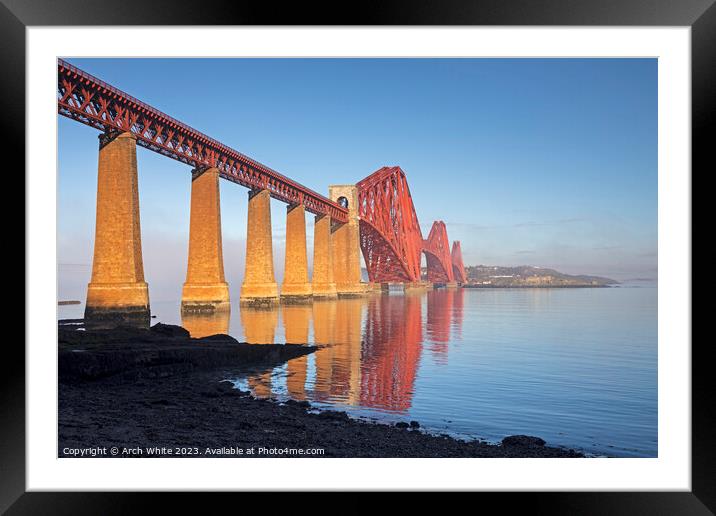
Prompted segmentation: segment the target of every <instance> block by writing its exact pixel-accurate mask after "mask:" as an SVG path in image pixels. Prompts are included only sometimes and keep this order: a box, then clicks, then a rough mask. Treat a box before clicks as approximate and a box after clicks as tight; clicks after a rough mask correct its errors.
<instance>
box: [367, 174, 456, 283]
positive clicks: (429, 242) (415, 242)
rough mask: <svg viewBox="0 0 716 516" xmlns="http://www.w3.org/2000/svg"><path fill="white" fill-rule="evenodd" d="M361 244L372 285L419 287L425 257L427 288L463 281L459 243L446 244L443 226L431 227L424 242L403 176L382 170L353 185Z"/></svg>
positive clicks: (438, 224)
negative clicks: (354, 187) (385, 284)
mask: <svg viewBox="0 0 716 516" xmlns="http://www.w3.org/2000/svg"><path fill="white" fill-rule="evenodd" d="M356 186H357V187H358V214H359V216H360V219H359V220H360V243H361V250H362V252H363V258H364V259H365V263H366V267H367V268H368V276H369V279H370V281H373V282H376V283H383V282H400V283H417V282H420V281H421V279H422V278H421V266H420V263H421V255H422V254H425V258H426V263H427V279H428V281H430V282H431V283H453V282H458V283H464V282H465V281H466V280H467V277H466V274H465V267H464V265H463V262H462V250H461V248H460V242H457V241H455V242H453V244H452V249H451V248H450V241H449V240H448V235H447V229H446V227H445V223H444V222H443V221H441V220H438V221H435V222H433V225H432V228H431V229H430V233H429V234H428V238H427V239H424V238H423V235H422V232H421V230H420V223H419V222H418V216H417V214H416V212H415V206H414V205H413V199H412V197H411V196H410V188H409V187H408V181H407V178H406V177H405V172H403V170H402V169H401V168H400V167H383V168H381V169H379V170H376V171H375V172H374V173H373V174H371V175H369V176H368V177H366V178H365V179H363V180H362V181H360V182H359V183H358V184H357V185H356Z"/></svg>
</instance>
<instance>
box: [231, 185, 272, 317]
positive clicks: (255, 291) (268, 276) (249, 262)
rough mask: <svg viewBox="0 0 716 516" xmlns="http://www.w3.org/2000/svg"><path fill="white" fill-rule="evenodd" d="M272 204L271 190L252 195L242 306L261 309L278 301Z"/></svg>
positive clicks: (250, 199) (242, 287) (251, 193)
mask: <svg viewBox="0 0 716 516" xmlns="http://www.w3.org/2000/svg"><path fill="white" fill-rule="evenodd" d="M270 202H271V197H270V194H269V191H268V190H261V191H258V192H256V191H251V192H249V211H248V218H247V220H248V221H247V230H246V269H245V272H244V282H243V284H242V285H241V294H240V302H241V303H242V304H257V305H260V304H271V303H274V302H276V301H278V285H277V284H276V279H275V276H274V272H273V247H272V245H273V244H272V240H271V204H270Z"/></svg>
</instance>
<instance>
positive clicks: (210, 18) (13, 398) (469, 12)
mask: <svg viewBox="0 0 716 516" xmlns="http://www.w3.org/2000/svg"><path fill="white" fill-rule="evenodd" d="M287 24H290V25H294V24H295V25H577V26H584V25H587V26H589V25H591V26H594V25H605V26H610V25H616V26H645V25H646V26H689V27H691V45H692V46H691V50H692V63H691V65H692V66H691V71H692V169H693V170H700V171H701V172H700V174H701V175H706V174H707V173H708V172H711V171H713V170H715V169H716V163H714V161H715V160H714V157H713V156H714V152H713V150H712V147H713V144H712V142H711V140H710V139H709V138H708V136H707V135H708V134H712V133H713V132H714V125H715V123H714V122H715V120H716V115H715V111H714V97H715V96H716V44H715V41H716V5H715V4H714V0H679V1H677V0H673V1H669V0H601V1H596V0H595V1H590V0H539V1H538V0H511V1H508V0H490V1H479V2H476V1H472V2H468V1H457V0H442V1H440V2H429V1H426V0H413V1H396V0H393V1H383V2H381V3H380V5H373V4H372V3H370V2H366V3H361V4H356V5H355V6H352V5H349V4H342V3H339V2H335V3H332V4H330V5H320V4H312V5H307V4H304V3H295V4H288V3H286V5H282V6H281V7H280V8H278V6H277V5H274V4H272V3H268V2H267V3H264V4H259V3H257V2H251V3H249V2H230V1H214V0H203V1H202V2H192V1H188V0H171V1H164V0H161V1H153V2H149V1H146V0H122V1H121V2H91V1H83V0H58V1H51V0H0V41H1V42H2V44H1V45H0V70H3V71H4V72H3V74H2V75H4V76H5V79H4V80H2V81H0V90H1V91H2V95H0V105H1V106H2V114H3V116H2V118H1V119H0V124H2V125H3V126H4V127H3V128H4V129H5V131H3V134H4V144H5V146H6V148H8V149H15V152H13V153H12V157H11V158H10V159H11V160H12V159H16V160H17V163H15V164H14V168H15V170H19V169H22V170H24V169H25V163H24V153H22V152H19V151H18V150H19V149H24V148H25V141H24V139H25V130H24V129H25V111H24V108H25V59H26V55H25V30H26V28H27V27H28V26H38V25H49V26H64V25H73V26H83V25H102V26H107V25H185V26H187V25H189V26H191V25H287ZM88 44H91V42H88ZM693 175H694V174H693V173H692V177H693ZM692 256H693V254H692ZM28 273H29V272H28V271H27V270H26V280H27V274H28ZM694 306H695V305H694ZM28 308H30V307H29V306H28ZM6 341H7V339H6ZM683 345H684V346H689V345H691V346H692V348H691V349H692V393H693V395H692V457H691V465H692V491H691V492H638V493H627V492H610V493H575V492H569V493H520V494H515V493H509V494H507V493H502V494H496V493H495V494H492V493H485V494H484V495H482V496H484V497H485V498H491V499H493V500H494V501H496V502H497V503H499V504H500V507H501V511H504V510H507V511H508V512H509V511H510V510H511V509H515V508H527V509H528V510H529V512H534V513H537V514H539V513H549V514H684V515H685V514H694V515H697V514H713V513H714V512H716V460H715V457H714V455H715V452H714V450H715V447H714V440H716V427H714V414H715V413H716V408H714V407H716V404H714V403H713V400H712V399H711V395H710V393H711V392H713V391H714V375H713V374H712V372H711V371H710V366H711V363H710V361H709V360H708V348H709V346H710V345H711V343H710V340H709V339H701V340H699V339H694V340H693V343H691V342H684V343H683ZM0 382H2V393H1V394H0V432H1V434H2V439H0V512H5V511H7V514H72V515H75V516H76V515H80V514H120V513H121V514H125V513H128V514H132V513H137V512H142V510H146V509H149V508H151V505H150V502H156V501H159V502H160V503H161V504H162V505H163V507H162V511H163V512H169V511H172V510H173V508H172V507H171V506H172V505H174V504H177V507H179V508H181V509H183V510H187V509H192V508H193V507H196V508H203V510H201V511H200V513H205V512H207V511H206V508H207V506H206V505H205V504H206V497H207V496H208V493H202V494H199V495H198V499H192V500H187V498H186V496H185V495H181V496H170V494H166V493H154V494H152V493H117V492H115V493H57V492H55V493H34V492H33V493H26V492H25V430H26V429H25V354H24V350H23V349H22V348H20V347H19V346H18V345H17V343H16V342H11V341H7V342H6V344H5V349H4V350H3V358H2V359H0ZM229 496H231V497H233V496H240V497H243V499H244V500H245V497H246V496H247V495H246V494H240V493H237V494H235V495H234V494H223V495H222V497H224V498H226V497H229ZM253 498H255V499H256V501H257V502H261V498H257V497H256V496H254V497H253ZM417 499H418V500H420V497H418V498H417ZM229 503H231V502H230V501H229ZM264 503H267V504H268V503H270V504H271V512H275V511H276V510H280V509H279V507H278V506H277V505H275V503H276V499H275V498H273V497H272V499H271V501H266V499H265V498H264ZM290 503H296V502H295V498H294V499H293V502H291V501H289V504H290ZM299 503H300V502H299ZM453 503H454V502H453ZM194 504H196V505H194ZM341 505H342V506H343V504H341ZM451 505H452V504H451ZM344 507H345V506H344Z"/></svg>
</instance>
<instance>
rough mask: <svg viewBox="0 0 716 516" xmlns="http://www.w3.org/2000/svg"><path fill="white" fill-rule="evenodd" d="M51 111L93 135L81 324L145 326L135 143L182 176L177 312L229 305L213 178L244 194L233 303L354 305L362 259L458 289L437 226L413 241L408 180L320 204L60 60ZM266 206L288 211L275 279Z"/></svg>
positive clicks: (457, 266) (415, 229)
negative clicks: (183, 269)
mask: <svg viewBox="0 0 716 516" xmlns="http://www.w3.org/2000/svg"><path fill="white" fill-rule="evenodd" d="M57 71H58V81H57V109H58V114H60V115H62V116H65V117H68V118H71V119H73V120H75V121H77V122H80V123H83V124H85V125H89V126H90V127H94V128H95V129H98V130H100V131H101V132H100V134H99V165H98V181H97V215H96V226H95V243H94V258H93V263H92V277H91V281H90V283H89V285H88V289H87V302H86V305H85V318H86V319H88V320H104V319H134V318H139V319H148V317H149V290H148V286H147V283H146V281H145V278H144V268H143V262H142V245H141V235H140V221H139V195H138V185H137V157H136V152H137V146H140V147H144V148H146V149H149V150H151V151H154V152H157V153H159V154H162V155H164V156H167V157H169V158H171V159H174V160H177V161H179V162H181V163H184V164H186V165H189V166H190V167H192V168H191V181H192V183H191V185H192V186H191V213H190V229H189V260H188V265H187V276H186V282H185V283H184V286H183V289H182V311H186V312H192V311H215V310H225V309H228V308H229V289H228V284H227V282H226V278H225V275H224V264H223V251H222V238H221V208H220V196H219V182H218V181H219V178H223V179H225V180H228V181H232V182H234V183H236V184H239V185H241V186H244V187H246V188H248V189H249V192H248V203H249V207H248V222H247V238H246V266H245V267H246V268H245V272H244V281H243V283H242V286H241V293H240V303H242V304H248V305H267V304H268V305H270V304H273V303H275V302H278V301H279V299H281V300H283V301H285V302H301V301H307V300H311V299H314V298H335V297H337V296H359V295H363V294H365V293H366V292H368V291H370V290H372V287H371V286H370V285H369V284H368V285H367V284H365V283H362V282H361V269H360V252H361V251H362V253H363V256H364V259H365V263H366V265H367V268H368V275H369V280H370V282H371V283H382V284H387V283H402V284H407V285H419V284H420V285H422V286H425V285H426V283H425V282H422V283H421V279H422V278H421V269H420V260H421V253H424V254H425V256H426V260H427V279H428V282H431V283H444V284H446V285H447V286H457V283H458V282H464V281H465V279H466V278H465V274H464V268H463V266H462V255H461V252H460V243H459V242H454V243H453V247H452V251H451V250H450V248H449V241H448V238H447V231H446V228H445V224H444V223H443V222H442V221H437V222H435V223H434V224H433V227H432V229H431V231H430V234H429V235H428V238H427V239H423V238H422V235H421V233H420V226H419V225H418V220H417V216H416V214H415V208H414V206H413V203H412V198H411V197H410V191H409V189H408V185H407V180H406V178H405V174H404V172H403V171H402V170H401V169H400V168H399V167H383V168H381V169H380V170H378V171H376V172H375V173H373V174H371V175H370V176H368V177H367V178H365V179H364V180H363V181H361V182H359V183H358V184H357V185H330V186H329V196H328V197H324V196H323V195H321V194H319V193H317V192H315V191H313V190H311V189H309V188H307V187H305V186H303V185H301V184H300V183H298V182H296V181H293V180H292V179H290V178H288V177H286V176H285V175H283V174H280V173H279V172H277V171H275V170H273V169H271V168H269V167H267V166H266V165H263V164H261V163H259V162H258V161H256V160H253V159H252V158H250V157H248V156H246V155H244V154H242V153H240V152H238V151H236V150H234V149H232V148H231V147H229V146H227V145H225V144H223V143H221V142H219V141H217V140H215V139H213V138H210V137H209V136H206V135H205V134H203V133H201V132H199V131H197V130H196V129H193V128H192V127H190V126H188V125H186V124H184V123H182V122H180V121H178V120H176V119H174V118H172V117H170V116H168V115H166V114H164V113H162V112H161V111H159V110H157V109H155V108H153V107H151V106H149V105H148V104H145V103H144V102H142V101H140V100H138V99H136V98H134V97H132V96H130V95H128V94H126V93H124V92H123V91H121V90H119V89H117V88H115V87H113V86H111V85H109V84H107V83H105V82H103V81H101V80H100V79H98V78H96V77H93V76H92V75H90V74H88V73H86V72H84V71H82V70H80V69H79V68H77V67H75V66H73V65H71V64H69V63H67V62H65V61H63V60H58V67H57ZM270 198H274V199H278V200H280V201H282V202H284V203H286V204H287V210H286V245H285V249H286V256H285V273H284V281H283V284H282V286H281V289H280V290H279V287H278V285H277V283H276V280H275V276H274V270H273V249H272V236H271V212H270ZM306 212H309V213H312V214H314V216H315V226H314V248H313V276H312V278H310V279H309V274H308V263H307V262H308V260H307V246H306V226H305V213H306Z"/></svg>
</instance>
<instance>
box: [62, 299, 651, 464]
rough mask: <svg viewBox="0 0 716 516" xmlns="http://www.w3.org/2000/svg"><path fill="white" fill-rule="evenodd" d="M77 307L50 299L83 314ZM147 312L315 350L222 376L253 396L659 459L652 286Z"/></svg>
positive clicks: (198, 331)
mask: <svg viewBox="0 0 716 516" xmlns="http://www.w3.org/2000/svg"><path fill="white" fill-rule="evenodd" d="M83 309H84V306H83V305H70V306H60V307H58V314H59V315H58V317H60V318H74V317H81V316H82V312H83ZM152 313H153V314H154V315H156V316H157V318H156V319H153V320H152V322H153V323H154V322H155V321H161V322H164V323H168V324H182V325H183V326H184V327H185V328H187V329H188V330H189V331H190V332H191V333H192V335H193V336H197V337H198V336H204V335H209V334H214V333H229V334H230V335H232V336H234V337H236V338H237V339H239V340H241V341H246V342H251V343H256V344H262V343H273V342H279V343H283V342H291V343H310V344H316V345H318V346H319V347H320V349H319V350H318V351H317V352H316V353H314V354H312V355H309V356H307V357H302V358H299V359H294V360H291V361H290V362H288V363H287V364H285V365H283V366H281V367H276V368H274V369H269V370H255V371H251V372H250V373H248V374H246V375H244V376H241V377H237V378H231V380H233V381H234V382H235V383H236V385H237V386H238V387H240V388H242V389H248V390H251V391H252V392H253V393H254V395H255V396H258V397H268V396H270V397H275V398H278V399H287V398H293V399H296V400H308V401H309V402H311V403H312V404H313V405H314V406H315V407H317V408H331V409H338V410H343V411H347V412H348V413H349V414H350V415H352V416H354V417H357V418H367V419H375V420H378V421H380V422H385V423H394V422H398V421H405V422H409V421H418V422H419V423H420V426H421V429H422V430H423V431H427V432H431V433H438V434H440V433H444V434H449V435H453V436H457V437H461V438H465V439H484V440H487V441H490V442H498V441H499V440H501V439H502V438H503V437H505V436H507V435H514V434H528V435H536V436H539V437H542V438H543V439H545V440H546V441H547V443H548V444H550V445H553V446H562V447H566V448H574V449H578V450H581V451H584V452H586V453H587V454H589V455H595V456H610V457H656V456H657V451H658V447H657V289H656V288H655V287H648V286H647V287H642V288H628V287H615V288H556V289H458V290H446V289H438V290H430V291H422V292H420V291H418V292H414V293H407V294H404V293H402V292H391V293H389V294H371V295H369V296H368V297H366V298H362V299H341V300H338V301H322V302H314V303H313V304H308V305H286V306H281V307H279V308H277V309H274V310H265V309H264V310H256V309H253V310H251V309H246V308H242V309H240V308H239V306H238V303H233V309H232V312H231V313H230V314H225V315H223V316H219V317H200V316H193V317H183V318H182V316H181V315H180V310H179V301H176V302H157V303H152Z"/></svg>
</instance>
